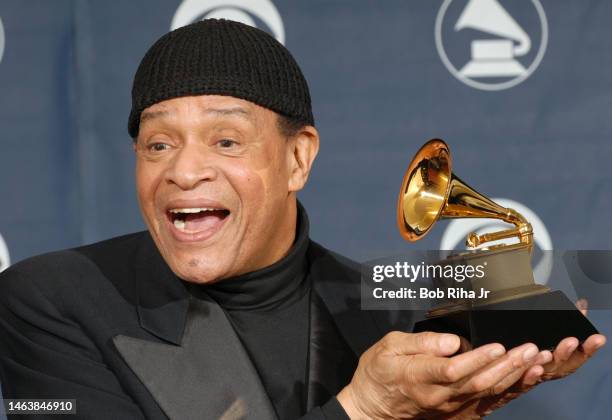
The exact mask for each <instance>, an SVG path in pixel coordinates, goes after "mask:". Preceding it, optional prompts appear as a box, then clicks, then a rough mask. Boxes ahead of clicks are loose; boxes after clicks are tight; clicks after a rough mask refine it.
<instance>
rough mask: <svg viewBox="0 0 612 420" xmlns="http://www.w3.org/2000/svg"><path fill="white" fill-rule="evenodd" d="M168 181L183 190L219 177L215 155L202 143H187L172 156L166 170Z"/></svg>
mask: <svg viewBox="0 0 612 420" xmlns="http://www.w3.org/2000/svg"><path fill="white" fill-rule="evenodd" d="M165 178H166V182H168V183H171V184H175V185H177V186H178V187H179V188H181V189H182V190H192V189H194V188H196V187H197V186H198V185H199V184H200V183H203V182H210V181H214V180H215V179H217V169H216V168H215V165H214V162H213V156H212V154H211V153H210V152H207V151H206V150H205V146H204V145H201V144H186V145H185V146H183V147H182V148H181V149H180V150H178V151H177V152H176V154H175V155H174V156H173V158H172V162H171V165H170V166H169V167H168V170H167V171H166V176H165Z"/></svg>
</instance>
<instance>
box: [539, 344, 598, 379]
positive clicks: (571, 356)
mask: <svg viewBox="0 0 612 420" xmlns="http://www.w3.org/2000/svg"><path fill="white" fill-rule="evenodd" d="M605 344H606V337H605V336H603V335H601V334H593V335H592V336H590V337H589V338H587V339H586V340H585V342H584V343H583V344H582V346H578V339H577V338H575V337H567V338H564V339H563V340H561V342H560V343H559V344H558V345H557V348H556V349H555V351H554V353H553V360H552V362H550V363H547V364H546V365H544V375H543V377H544V378H545V379H559V378H563V377H565V376H567V375H569V374H570V373H572V372H574V371H575V370H576V369H578V368H579V367H580V366H582V365H583V364H584V363H585V362H586V361H587V360H588V359H589V358H590V357H591V356H593V355H594V354H595V352H596V351H597V350H598V349H600V348H601V347H603V346H604V345H605Z"/></svg>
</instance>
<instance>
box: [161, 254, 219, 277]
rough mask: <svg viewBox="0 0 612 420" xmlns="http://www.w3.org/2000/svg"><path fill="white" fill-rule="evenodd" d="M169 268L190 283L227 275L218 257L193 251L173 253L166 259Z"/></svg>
mask: <svg viewBox="0 0 612 420" xmlns="http://www.w3.org/2000/svg"><path fill="white" fill-rule="evenodd" d="M166 261H168V262H169V264H168V265H169V266H170V269H171V270H172V271H173V272H174V273H175V274H176V275H177V276H179V277H180V278H181V279H182V280H185V281H188V282H190V283H198V284H206V283H214V282H216V281H217V280H219V279H221V278H224V277H227V271H228V270H227V269H226V266H228V265H229V264H226V263H224V261H222V260H221V259H220V258H219V257H214V256H210V255H206V256H203V255H198V254H194V253H183V254H182V255H180V254H179V255H177V254H174V255H173V256H172V257H171V258H168V259H166Z"/></svg>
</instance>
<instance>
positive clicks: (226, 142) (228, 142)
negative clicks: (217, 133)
mask: <svg viewBox="0 0 612 420" xmlns="http://www.w3.org/2000/svg"><path fill="white" fill-rule="evenodd" d="M217 144H218V145H219V147H220V148H222V149H229V148H231V147H234V146H237V145H238V142H236V141H234V140H232V139H221V140H219V141H218V142H217Z"/></svg>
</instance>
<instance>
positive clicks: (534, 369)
mask: <svg viewBox="0 0 612 420" xmlns="http://www.w3.org/2000/svg"><path fill="white" fill-rule="evenodd" d="M552 360H553V355H552V353H551V352H550V351H549V350H542V351H541V352H540V353H538V355H537V357H536V359H535V360H534V362H533V366H531V367H529V368H528V369H527V370H526V371H525V373H523V376H522V378H521V380H520V381H519V382H518V383H517V386H518V388H519V389H520V390H527V389H529V388H531V387H532V386H534V385H535V384H537V383H538V381H539V380H540V378H541V377H542V375H543V374H544V366H543V365H545V364H547V363H550V362H551V361H552ZM498 385H499V387H502V386H503V384H498Z"/></svg>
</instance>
